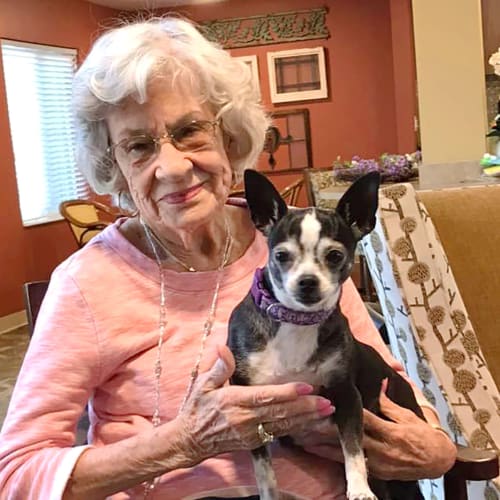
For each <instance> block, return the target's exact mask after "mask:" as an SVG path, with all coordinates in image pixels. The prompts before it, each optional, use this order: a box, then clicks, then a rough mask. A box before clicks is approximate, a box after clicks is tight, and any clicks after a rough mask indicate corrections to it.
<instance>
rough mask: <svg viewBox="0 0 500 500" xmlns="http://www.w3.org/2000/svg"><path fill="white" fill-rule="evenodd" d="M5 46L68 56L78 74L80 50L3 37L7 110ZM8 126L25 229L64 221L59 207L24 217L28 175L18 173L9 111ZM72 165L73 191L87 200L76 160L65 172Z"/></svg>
mask: <svg viewBox="0 0 500 500" xmlns="http://www.w3.org/2000/svg"><path fill="white" fill-rule="evenodd" d="M4 44H5V45H6V46H8V47H16V46H17V47H20V48H25V49H28V50H29V49H32V50H33V53H34V55H35V51H36V50H40V51H43V52H44V53H45V54H47V53H50V52H53V53H54V54H57V55H62V56H64V55H68V56H70V57H71V58H72V59H73V76H74V73H75V72H76V69H77V65H78V49H77V48H70V47H61V46H58V45H48V44H44V43H31V42H24V41H19V40H13V39H10V38H7V37H1V38H0V57H1V58H2V68H3V75H2V76H3V79H4V93H5V100H6V103H7V110H8V109H9V106H12V104H11V103H10V102H9V95H8V90H7V75H6V65H5V59H4V54H3V46H4ZM68 90H70V89H68ZM36 99H37V102H41V101H40V99H39V96H36ZM40 107H43V106H40ZM42 116H43V114H42V113H40V114H39V115H38V118H39V119H40V120H41V119H42ZM7 124H8V127H9V133H10V137H11V141H10V143H11V148H12V154H13V158H14V163H13V167H14V174H15V178H16V189H17V194H18V206H19V214H20V217H21V222H22V225H23V227H32V226H38V225H43V224H48V223H52V222H57V221H61V220H64V217H63V216H62V215H61V214H60V213H59V210H58V207H57V210H54V207H52V209H51V208H50V207H48V208H44V209H43V210H40V213H42V212H46V213H43V215H40V216H38V217H30V218H24V217H23V212H22V208H21V206H22V205H21V199H22V193H21V185H20V177H21V176H23V175H26V174H25V172H19V173H18V166H17V165H18V164H17V162H16V154H15V149H16V148H15V146H14V135H15V133H14V132H13V127H12V123H11V115H10V112H9V111H7ZM72 129H73V130H72V133H73V138H72V140H70V144H71V146H72V149H73V151H75V147H76V142H75V140H74V125H72ZM45 140H46V139H45ZM40 142H41V143H42V144H43V143H44V138H43V136H40ZM45 144H46V143H45ZM55 144H57V143H55ZM65 144H66V145H68V144H69V143H68V142H66V143H65ZM71 163H73V166H74V174H73V175H75V180H74V183H73V190H74V192H75V193H76V196H75V197H78V198H85V199H87V198H88V195H89V192H90V190H89V188H88V185H87V183H86V181H85V178H84V176H83V174H82V173H81V172H80V171H79V170H78V167H77V165H76V160H73V161H72V160H68V162H67V163H66V164H65V170H64V172H65V174H67V175H70V174H71ZM20 168H22V167H20ZM42 174H43V178H44V179H50V176H48V175H47V171H46V170H45V169H44V171H43V172H42ZM65 174H63V175H65ZM82 181H83V182H84V183H85V186H86V187H85V189H82V188H81V185H80V182H82ZM52 192H54V191H52ZM57 192H59V191H56V193H57ZM50 193H51V191H50V190H49V191H48V195H46V197H45V199H47V196H50ZM23 194H24V196H26V193H23ZM61 201H64V200H61Z"/></svg>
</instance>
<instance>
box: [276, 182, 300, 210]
mask: <svg viewBox="0 0 500 500" xmlns="http://www.w3.org/2000/svg"><path fill="white" fill-rule="evenodd" d="M303 185H304V179H303V178H301V179H297V180H296V181H293V182H292V183H291V184H289V185H288V186H286V187H285V188H284V189H283V190H282V191H281V192H280V195H281V197H282V198H283V200H285V202H286V204H287V205H288V206H291V207H296V206H297V202H298V201H299V195H300V192H301V190H302V186H303Z"/></svg>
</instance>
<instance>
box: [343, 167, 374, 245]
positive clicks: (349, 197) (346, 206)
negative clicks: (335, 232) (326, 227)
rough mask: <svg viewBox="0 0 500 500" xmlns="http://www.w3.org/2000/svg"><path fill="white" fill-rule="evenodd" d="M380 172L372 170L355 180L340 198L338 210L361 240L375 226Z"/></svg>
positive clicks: (355, 235)
mask: <svg viewBox="0 0 500 500" xmlns="http://www.w3.org/2000/svg"><path fill="white" fill-rule="evenodd" d="M379 186H380V174H379V173H378V172H370V173H368V174H366V175H364V176H363V177H360V178H359V179H357V180H356V181H354V182H353V183H352V184H351V186H349V189H348V190H347V191H346V192H345V193H344V195H343V196H342V198H341V199H340V201H339V203H338V205H337V208H336V212H337V214H339V215H340V216H341V217H342V218H343V219H344V221H345V222H346V223H347V225H348V226H349V227H350V228H351V230H352V232H353V234H354V237H355V238H356V240H360V239H361V238H362V237H363V236H365V235H366V234H368V233H369V232H370V231H372V230H373V228H374V227H375V222H376V214H377V207H378V188H379Z"/></svg>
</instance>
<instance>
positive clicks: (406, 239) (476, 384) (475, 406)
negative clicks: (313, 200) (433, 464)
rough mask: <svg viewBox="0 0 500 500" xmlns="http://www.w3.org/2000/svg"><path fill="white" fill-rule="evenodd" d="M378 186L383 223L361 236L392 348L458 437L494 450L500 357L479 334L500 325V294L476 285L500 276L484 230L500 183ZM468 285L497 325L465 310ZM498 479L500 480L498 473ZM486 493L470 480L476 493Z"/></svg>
mask: <svg viewBox="0 0 500 500" xmlns="http://www.w3.org/2000/svg"><path fill="white" fill-rule="evenodd" d="M466 191H467V192H466ZM379 194H380V196H379V211H378V222H377V226H376V228H375V230H374V231H373V232H372V233H371V234H370V235H369V236H367V237H366V238H364V239H363V240H362V246H363V253H364V255H365V257H366V260H367V263H368V266H369V269H370V273H371V275H372V278H373V283H374V286H375V288H376V290H377V295H378V297H379V300H380V304H381V307H382V310H383V314H384V318H385V320H386V327H387V332H388V337H389V339H390V344H391V349H392V352H393V354H394V356H395V357H397V358H398V359H399V360H400V361H401V363H402V364H403V365H404V367H405V369H406V371H407V372H408V373H409V374H410V376H411V377H412V379H413V380H414V381H415V382H416V383H417V385H419V386H420V388H421V389H422V391H423V393H424V395H425V396H426V397H427V399H428V400H429V401H430V402H431V403H432V404H434V405H435V406H436V408H437V410H438V412H439V415H440V417H441V422H442V424H443V425H444V427H445V428H446V429H447V430H448V432H449V433H450V435H451V436H453V437H454V438H455V440H457V441H460V442H462V443H464V442H465V443H467V444H468V445H470V446H472V447H476V448H481V449H491V450H494V451H496V452H497V453H498V452H499V451H500V413H499V411H498V410H499V408H500V394H499V390H498V387H497V383H495V379H494V377H493V373H495V372H498V366H499V364H500V360H499V359H498V358H495V357H494V356H496V354H495V352H498V340H497V343H495V342H493V344H494V345H493V347H492V346H491V345H490V344H489V343H488V341H487V342H485V343H484V345H483V338H487V337H488V336H489V335H490V334H491V335H492V336H493V337H494V336H495V333H496V331H498V329H497V328H495V325H494V323H495V318H496V314H497V310H498V303H499V298H500V296H499V295H498V294H497V295H495V296H491V295H489V296H485V295H484V294H483V293H482V291H481V289H480V288H481V283H482V284H483V286H485V287H486V288H487V289H488V290H489V292H487V293H494V292H493V290H494V288H490V287H493V286H494V284H495V282H496V280H498V264H497V263H496V260H495V258H494V257H495V253H494V245H495V239H494V240H493V242H492V246H491V247H490V246H489V242H488V241H487V240H488V238H489V237H491V235H492V233H493V232H498V230H497V227H498V222H499V221H498V211H499V209H500V207H499V205H498V199H499V198H500V188H498V187H497V188H494V187H487V188H485V187H474V188H462V189H446V190H443V191H436V192H432V193H431V192H429V194H426V193H422V192H418V193H416V192H415V190H414V188H413V186H412V185H411V184H409V183H405V184H395V185H388V186H383V187H382V188H381V190H380V192H379ZM461 205H462V206H461ZM429 207H431V208H430V209H429ZM495 209H496V210H497V213H496V214H494V210H495ZM490 212H491V213H490ZM443 214H446V216H444V215H443ZM493 214H494V215H493ZM434 218H436V221H434ZM479 226H481V227H479ZM436 228H437V229H436ZM443 228H446V229H445V230H444V229H443ZM446 233H449V234H446ZM497 237H498V236H497V235H495V238H497ZM497 241H498V240H497ZM453 247H454V248H453ZM483 247H486V248H483ZM483 252H486V254H485V253H483ZM488 252H491V253H488ZM455 254H460V255H459V256H458V257H457V256H456V255H455ZM452 255H453V257H452ZM463 261H467V262H463ZM455 265H456V266H457V269H456V271H455V267H454V266H455ZM462 267H463V269H460V268H462ZM467 268H468V269H467ZM475 273H477V274H479V275H481V276H482V277H481V278H479V283H477V284H475V285H471V288H470V289H469V286H470V284H471V283H472V282H473V281H477V279H478V278H477V277H476V276H473V275H474V274H475ZM460 274H463V278H461V279H460V284H458V283H459V280H458V278H456V277H455V275H457V276H458V275H460ZM489 280H493V283H488V284H487V283H486V282H487V281H489ZM471 294H472V295H473V297H472V299H473V300H474V301H477V307H478V309H482V308H483V307H484V308H485V310H486V311H489V314H490V315H491V316H492V320H491V322H490V326H491V327H492V328H493V330H492V331H491V332H487V333H485V334H483V333H481V332H480V331H479V329H480V328H481V324H480V323H477V326H476V323H474V318H473V317H472V314H469V311H468V308H469V304H470V307H471V310H472V308H473V307H475V306H473V305H472V302H470V301H469V303H466V302H465V300H464V299H462V295H463V296H464V298H465V296H467V295H471ZM490 303H491V304H493V305H490ZM495 304H497V305H495ZM490 308H491V309H490ZM487 328H489V327H487ZM494 484H495V485H496V487H497V488H499V487H500V478H499V477H497V478H496V479H495V480H494ZM475 488H476V486H475ZM482 488H483V489H485V491H486V489H487V488H489V486H488V485H486V486H485V485H484V484H483V486H482ZM498 491H500V489H499V490H498ZM483 496H484V498H487V495H486V494H483V493H481V494H480V496H478V492H477V490H476V492H475V493H474V492H473V491H472V490H469V497H470V498H483Z"/></svg>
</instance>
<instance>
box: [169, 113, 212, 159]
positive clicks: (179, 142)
mask: <svg viewBox="0 0 500 500" xmlns="http://www.w3.org/2000/svg"><path fill="white" fill-rule="evenodd" d="M214 130H215V128H214V123H213V122H210V121H204V120H200V121H192V122H191V123H189V124H187V125H183V126H182V127H178V128H176V129H174V130H172V133H171V134H170V137H171V138H172V142H173V143H174V146H175V147H176V148H177V149H180V150H182V151H196V150H199V149H203V148H205V147H207V146H209V145H211V144H212V143H213V140H214Z"/></svg>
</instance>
